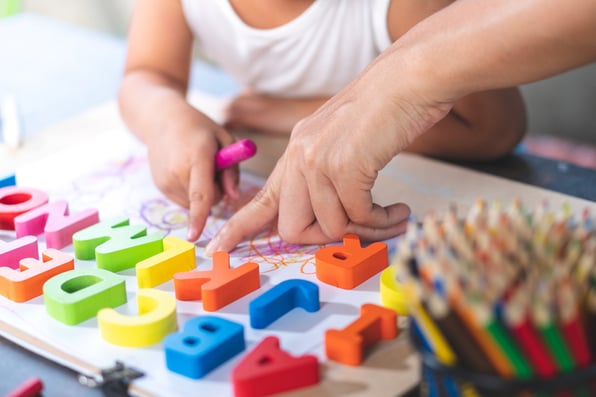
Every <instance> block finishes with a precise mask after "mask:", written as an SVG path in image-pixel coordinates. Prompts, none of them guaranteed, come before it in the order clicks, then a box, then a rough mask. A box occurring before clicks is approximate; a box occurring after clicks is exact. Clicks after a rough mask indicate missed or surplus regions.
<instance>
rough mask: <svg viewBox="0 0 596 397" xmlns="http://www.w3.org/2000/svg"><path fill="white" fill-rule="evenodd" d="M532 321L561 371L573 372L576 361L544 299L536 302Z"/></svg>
mask: <svg viewBox="0 0 596 397" xmlns="http://www.w3.org/2000/svg"><path fill="white" fill-rule="evenodd" d="M532 321H533V322H534V326H535V327H536V330H537V331H538V333H539V334H540V336H541V337H542V340H543V341H544V343H545V344H546V347H547V348H548V350H549V351H550V354H551V355H552V357H553V358H554V359H555V362H556V363H557V366H558V367H559V369H560V370H561V371H563V372H569V371H571V370H573V369H574V368H575V366H576V364H575V360H574V359H573V357H572V355H571V352H570V351H569V349H568V347H567V342H566V341H565V339H564V338H563V336H562V335H561V332H560V331H559V328H558V326H557V322H556V320H555V319H554V318H553V314H552V312H551V311H550V310H548V304H547V303H546V302H545V301H544V299H540V298H538V300H537V301H536V302H535V304H534V306H533V308H532Z"/></svg>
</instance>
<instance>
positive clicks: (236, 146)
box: [215, 139, 257, 171]
mask: <svg viewBox="0 0 596 397" xmlns="http://www.w3.org/2000/svg"><path fill="white" fill-rule="evenodd" d="M256 152H257V145H255V143H254V142H253V141H251V140H250V139H242V140H240V141H238V142H234V143H232V144H231V145H228V146H226V147H224V148H222V149H221V150H220V151H219V152H217V154H216V155H215V168H217V170H218V171H220V170H223V169H224V168H227V167H230V166H232V165H234V164H238V163H239V162H241V161H244V160H246V159H249V158H251V157H252V156H254V155H255V153H256Z"/></svg>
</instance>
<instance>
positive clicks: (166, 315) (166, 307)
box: [97, 289, 176, 347]
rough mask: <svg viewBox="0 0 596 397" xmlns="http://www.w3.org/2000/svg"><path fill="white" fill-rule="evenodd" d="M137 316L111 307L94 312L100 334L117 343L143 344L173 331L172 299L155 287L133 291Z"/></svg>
mask: <svg viewBox="0 0 596 397" xmlns="http://www.w3.org/2000/svg"><path fill="white" fill-rule="evenodd" d="M137 307H138V311H139V315H138V316H126V315H123V314H120V313H118V312H117V311H115V310H114V309H101V310H100V311H99V313H97V321H98V324H99V331H100V332H101V336H102V338H104V339H105V340H106V341H108V342H110V343H113V344H114V345H118V346H125V347H145V346H150V345H153V344H155V343H159V342H161V340H162V339H163V338H164V337H165V336H166V335H168V334H171V333H172V332H174V331H176V300H175V299H174V297H173V296H172V295H171V294H169V293H167V292H163V291H159V290H156V289H140V290H139V291H138V292H137Z"/></svg>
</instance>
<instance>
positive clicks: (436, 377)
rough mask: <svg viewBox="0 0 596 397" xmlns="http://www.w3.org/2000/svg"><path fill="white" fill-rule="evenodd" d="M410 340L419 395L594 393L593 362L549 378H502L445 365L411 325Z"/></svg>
mask: <svg viewBox="0 0 596 397" xmlns="http://www.w3.org/2000/svg"><path fill="white" fill-rule="evenodd" d="M409 336H410V341H411V343H412V345H413V346H414V347H415V349H416V350H417V351H418V353H419V355H420V358H421V366H422V369H421V375H422V380H421V384H420V394H419V395H420V396H421V397H454V396H465V397H467V396H470V397H472V396H481V397H484V396H486V397H580V396H582V397H583V396H586V397H588V396H596V365H594V364H592V365H590V366H587V367H585V368H581V369H577V370H574V371H572V372H567V373H563V374H559V375H556V376H554V377H552V378H536V377H535V378H531V379H523V380H522V379H506V378H503V377H500V376H496V375H487V374H483V373H479V372H476V371H474V370H471V369H468V368H463V367H461V366H458V365H445V364H443V363H441V362H440V361H439V360H438V359H437V357H436V356H435V355H434V354H433V353H431V352H429V351H428V350H425V348H424V346H423V342H422V341H421V339H420V337H419V336H418V335H417V334H416V332H415V331H414V330H413V328H410V332H409Z"/></svg>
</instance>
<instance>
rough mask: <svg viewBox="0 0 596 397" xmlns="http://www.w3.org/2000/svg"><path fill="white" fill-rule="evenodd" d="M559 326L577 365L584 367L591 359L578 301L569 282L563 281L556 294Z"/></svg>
mask: <svg viewBox="0 0 596 397" xmlns="http://www.w3.org/2000/svg"><path fill="white" fill-rule="evenodd" d="M557 303H558V306H559V316H560V328H561V333H562V334H563V338H565V341H566V342H567V346H568V347H569V350H570V351H571V354H573V357H574V358H575V362H576V363H577V365H578V366H580V367H584V366H586V365H588V364H590V362H591V361H592V357H591V354H590V348H589V347H588V340H587V338H586V333H585V331H584V327H583V324H582V321H581V316H580V311H579V302H578V299H577V295H576V293H575V291H574V289H573V287H572V286H571V283H570V282H569V281H568V282H564V283H563V284H562V285H561V287H560V288H559V293H558V294H557Z"/></svg>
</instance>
